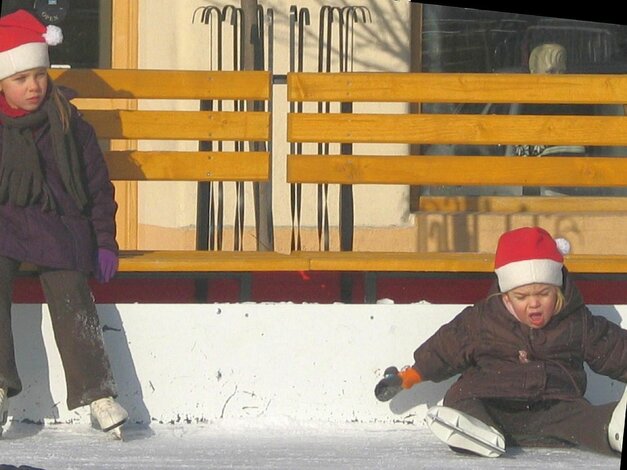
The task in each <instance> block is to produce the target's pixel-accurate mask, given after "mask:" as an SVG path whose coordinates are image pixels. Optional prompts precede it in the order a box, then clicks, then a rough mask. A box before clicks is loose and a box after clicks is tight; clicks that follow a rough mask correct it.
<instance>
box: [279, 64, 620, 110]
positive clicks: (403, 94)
mask: <svg viewBox="0 0 627 470" xmlns="http://www.w3.org/2000/svg"><path fill="white" fill-rule="evenodd" d="M287 83H288V99H289V100H290V101H353V102H359V101H370V102H423V103H427V102H434V103H519V102H521V101H522V100H523V99H524V102H525V103H587V104H594V103H599V104H600V103H612V104H624V103H627V75H609V74H607V75H606V74H603V75H574V74H561V75H540V74H496V73H485V74H478V73H475V74H472V73H385V72H364V73H362V72H350V73H311V72H305V73H289V74H288V76H287Z"/></svg>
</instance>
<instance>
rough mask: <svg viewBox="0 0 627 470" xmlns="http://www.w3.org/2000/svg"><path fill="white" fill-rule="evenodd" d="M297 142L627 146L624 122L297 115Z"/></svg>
mask: <svg viewBox="0 0 627 470" xmlns="http://www.w3.org/2000/svg"><path fill="white" fill-rule="evenodd" d="M288 134H289V140H290V141H291V142H340V143H405V144H469V145H506V144H512V145H513V144H523V145H524V144H545V145H627V120H626V119H625V118H624V117H621V116H521V115H515V116H510V115H507V116H497V115H467V114H464V115H458V114H402V115H395V114H348V113H347V114H340V113H328V114H314V113H302V114H291V115H290V117H289V121H288Z"/></svg>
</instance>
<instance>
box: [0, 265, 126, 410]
mask: <svg viewBox="0 0 627 470" xmlns="http://www.w3.org/2000/svg"><path fill="white" fill-rule="evenodd" d="M19 266H20V262H19V261H16V260H13V259H10V258H6V257H4V256H0V387H4V388H7V389H8V395H9V396H13V395H17V394H18V393H20V392H21V390H22V383H21V381H20V377H19V375H18V371H17V366H16V363H15V351H14V342H13V332H12V328H11V303H12V292H13V280H14V279H15V276H16V274H17V271H18V269H19ZM39 279H40V282H41V285H42V288H43V291H44V295H45V297H46V302H47V304H48V309H49V311H50V318H51V322H52V329H53V333H54V338H55V342H56V344H57V348H58V350H59V355H60V357H61V361H62V363H63V369H64V372H65V382H66V386H67V406H68V408H69V409H74V408H78V407H79V406H84V405H88V404H89V403H91V402H92V401H94V400H97V399H99V398H104V397H108V396H112V397H116V390H115V383H114V381H113V375H112V373H111V366H110V363H109V359H108V356H107V354H106V351H105V349H104V343H103V338H102V330H101V327H100V321H99V319H98V315H97V312H96V306H95V304H94V300H93V297H92V294H91V289H90V288H89V284H88V282H87V276H86V275H85V274H82V273H80V272H76V271H65V270H54V269H47V268H41V269H39ZM18 341H19V339H18Z"/></svg>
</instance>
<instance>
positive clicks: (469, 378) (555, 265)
mask: <svg viewBox="0 0 627 470" xmlns="http://www.w3.org/2000/svg"><path fill="white" fill-rule="evenodd" d="M564 244H565V245H567V244H566V243H564ZM562 251H565V250H562ZM562 251H560V249H558V244H557V243H556V241H555V240H554V239H553V238H552V237H551V235H549V233H548V232H546V231H545V230H543V229H541V228H538V227H524V228H520V229H516V230H512V231H509V232H506V233H504V234H503V235H502V236H501V238H500V239H499V242H498V246H497V250H496V256H495V272H496V277H497V281H498V282H496V283H495V284H494V285H493V286H492V288H491V291H490V293H489V295H488V296H487V298H485V299H484V300H482V301H480V302H478V303H477V304H476V305H474V306H471V307H467V308H466V309H465V310H464V311H462V312H461V313H460V314H459V315H457V317H455V318H454V319H453V320H452V321H451V322H449V323H448V324H446V325H444V326H442V327H441V328H440V329H439V330H438V331H437V332H436V333H435V334H434V335H433V336H432V337H431V338H429V339H428V340H427V341H425V342H424V343H423V344H422V345H421V346H420V347H419V348H418V349H417V350H416V351H415V352H414V361H415V362H414V364H413V365H412V366H411V367H406V368H404V369H403V370H402V371H400V372H398V370H396V369H395V368H388V370H387V371H386V377H384V378H383V379H382V380H381V381H380V382H379V384H378V385H377V387H376V388H375V394H376V396H377V398H378V399H379V400H381V401H387V400H390V399H391V398H392V397H393V396H395V395H396V394H397V393H398V392H400V391H401V390H403V389H408V388H410V387H412V386H413V385H416V384H418V383H419V382H422V381H425V380H430V381H433V382H439V381H442V380H445V379H448V378H450V377H452V376H454V375H456V374H461V375H460V377H459V379H458V380H457V381H456V382H455V383H454V384H453V385H452V386H451V387H450V389H449V390H448V392H447V393H446V395H445V397H444V400H443V406H434V407H432V408H431V409H429V411H428V412H427V418H426V422H427V424H428V426H429V427H430V429H431V430H432V431H433V432H434V434H435V435H436V436H437V437H438V438H440V439H441V440H443V441H444V442H445V443H446V444H448V445H449V446H450V447H451V448H452V449H454V450H459V451H462V452H463V451H466V452H468V451H469V452H472V453H476V454H479V455H483V456H488V457H498V456H499V455H502V454H503V453H504V452H505V448H506V446H507V445H511V446H521V447H525V446H564V445H568V446H579V447H582V448H585V449H589V450H593V451H596V452H601V453H606V454H615V455H618V453H622V448H623V433H624V428H625V412H626V411H625V409H626V405H627V391H626V392H625V393H624V395H623V397H622V399H621V400H620V402H618V403H608V404H606V405H601V406H593V405H592V404H590V403H589V402H588V401H587V400H586V399H585V398H584V393H585V391H586V372H585V370H584V363H587V364H588V365H589V366H590V368H591V369H592V370H593V371H595V372H597V373H599V374H602V375H606V376H609V377H611V378H613V379H615V380H619V381H622V382H627V330H625V329H622V328H621V327H620V326H618V325H617V324H615V323H613V322H611V321H609V320H607V319H606V318H604V317H600V316H595V315H592V314H591V313H590V311H589V310H588V308H587V307H586V305H585V304H584V301H583V299H582V296H581V294H580V292H579V290H578V289H577V287H576V286H575V285H574V283H573V280H572V278H571V276H570V275H569V274H568V271H567V270H566V269H565V268H564V266H563V256H562Z"/></svg>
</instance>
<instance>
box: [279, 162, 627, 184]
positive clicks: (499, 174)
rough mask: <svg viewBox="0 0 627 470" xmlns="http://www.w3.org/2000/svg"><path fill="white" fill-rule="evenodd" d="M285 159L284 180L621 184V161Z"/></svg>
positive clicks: (625, 175) (626, 176)
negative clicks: (286, 175)
mask: <svg viewBox="0 0 627 470" xmlns="http://www.w3.org/2000/svg"><path fill="white" fill-rule="evenodd" d="M565 163H566V161H565V157H542V158H505V157H459V156H391V155H357V156H349V155H321V156H320V155H291V156H290V158H289V162H288V181H290V182H300V183H337V184H354V183H361V184H409V185H421V184H429V185H439V184H441V185H469V186H473V185H476V186H481V185H488V186H489V185H520V184H524V185H527V186H587V187H594V186H607V187H625V186H626V185H627V158H587V157H570V158H569V159H568V165H565Z"/></svg>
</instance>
